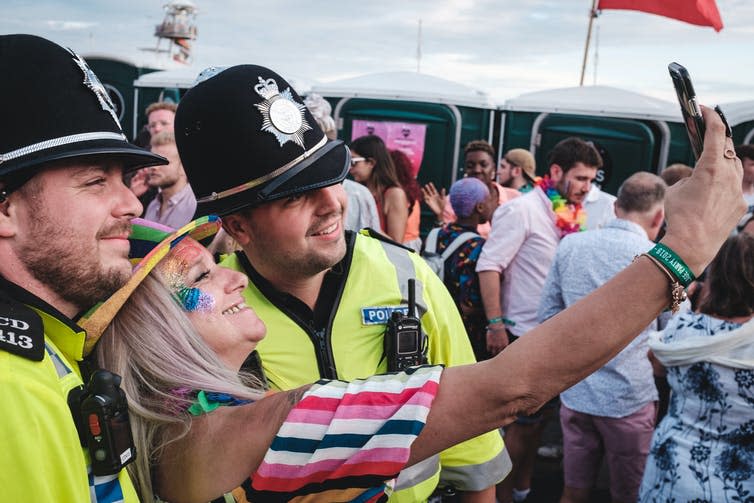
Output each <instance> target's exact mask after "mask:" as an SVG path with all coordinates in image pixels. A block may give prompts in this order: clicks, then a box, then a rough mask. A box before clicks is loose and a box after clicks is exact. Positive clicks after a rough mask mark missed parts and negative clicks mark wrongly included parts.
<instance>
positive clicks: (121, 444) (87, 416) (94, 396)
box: [77, 369, 136, 476]
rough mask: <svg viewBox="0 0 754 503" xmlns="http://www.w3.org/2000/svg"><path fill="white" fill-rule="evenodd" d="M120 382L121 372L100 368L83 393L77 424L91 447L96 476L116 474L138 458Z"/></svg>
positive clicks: (80, 435)
mask: <svg viewBox="0 0 754 503" xmlns="http://www.w3.org/2000/svg"><path fill="white" fill-rule="evenodd" d="M120 381H121V379H120V376H119V375H117V374H113V373H112V372H108V371H107V370H102V369H100V370H97V371H95V372H94V373H93V374H92V376H91V378H90V379H89V383H88V384H87V385H86V386H85V387H84V389H83V390H82V393H81V394H80V408H79V411H80V413H79V417H78V422H77V426H78V427H79V437H80V439H81V445H83V446H85V447H87V448H88V449H89V457H90V458H91V462H92V472H93V473H94V475H98V476H102V475H115V474H117V473H118V472H120V470H121V469H122V468H123V467H124V466H126V465H127V464H129V463H130V462H132V461H133V460H134V459H136V448H135V447H134V440H133V437H132V436H131V426H130V424H129V422H128V402H127V401H126V394H125V393H124V392H123V390H122V389H120Z"/></svg>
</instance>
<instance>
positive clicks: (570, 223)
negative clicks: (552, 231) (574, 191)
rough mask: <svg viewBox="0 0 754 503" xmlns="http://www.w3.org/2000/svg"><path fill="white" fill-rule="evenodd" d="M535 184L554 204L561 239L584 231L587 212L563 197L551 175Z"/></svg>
mask: <svg viewBox="0 0 754 503" xmlns="http://www.w3.org/2000/svg"><path fill="white" fill-rule="evenodd" d="M534 184H535V185H536V186H537V187H539V188H540V189H542V191H543V192H544V193H545V195H546V196H547V198H548V199H549V200H550V201H551V202H552V212H553V213H555V225H556V226H557V227H558V229H560V237H561V239H562V238H563V237H564V236H567V235H568V234H571V233H573V232H579V231H582V230H584V224H586V212H585V211H584V210H583V209H581V204H579V203H569V202H568V200H567V199H566V198H565V197H563V196H562V195H561V194H560V192H558V189H556V188H555V184H554V183H553V181H552V180H551V179H550V177H549V175H545V176H543V177H537V179H536V180H535V181H534Z"/></svg>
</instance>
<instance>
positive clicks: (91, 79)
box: [68, 49, 122, 129]
mask: <svg viewBox="0 0 754 503" xmlns="http://www.w3.org/2000/svg"><path fill="white" fill-rule="evenodd" d="M68 52H70V53H71V56H73V60H74V61H75V62H76V64H77V65H78V67H79V68H81V71H82V72H84V82H83V84H84V85H85V86H86V87H88V88H89V89H90V90H91V91H92V92H93V93H94V95H95V96H96V97H97V101H99V104H100V106H101V107H102V110H104V111H105V112H108V113H109V114H110V115H111V116H112V118H113V120H114V121H115V123H116V124H117V125H118V128H121V125H120V121H118V116H117V115H116V113H115V105H113V101H112V100H111V99H110V95H109V94H108V93H107V90H106V89H105V86H103V85H102V82H100V81H99V79H98V78H97V75H95V73H94V72H93V71H92V69H91V68H89V65H87V64H86V61H84V59H83V58H82V57H81V56H79V55H78V54H76V53H75V52H73V50H72V49H68ZM121 129H122V128H121Z"/></svg>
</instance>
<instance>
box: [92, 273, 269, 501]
mask: <svg viewBox="0 0 754 503" xmlns="http://www.w3.org/2000/svg"><path fill="white" fill-rule="evenodd" d="M95 356H96V359H97V363H98V364H99V365H100V366H101V367H103V368H106V369H108V370H110V371H112V372H114V373H116V374H118V375H120V376H121V377H122V378H123V380H122V382H121V388H122V389H123V391H124V392H125V394H126V397H127V398H128V408H129V416H130V422H131V431H132V433H133V437H134V443H135V447H136V452H137V457H136V461H135V462H134V463H132V464H130V465H129V466H128V470H129V474H130V475H131V479H132V481H133V482H134V485H135V486H136V490H137V491H138V493H139V497H140V500H141V501H154V496H155V495H154V489H153V485H152V483H153V478H152V467H153V466H154V465H155V464H157V463H158V462H159V460H160V456H161V454H162V448H163V447H164V446H165V445H166V444H168V443H170V442H172V441H175V440H177V439H179V438H181V437H182V436H184V435H185V434H186V433H187V432H188V430H189V428H190V427H191V420H192V416H191V415H190V414H189V413H188V412H187V408H188V407H189V406H190V405H191V404H192V398H190V397H189V396H188V395H189V393H190V392H192V391H199V390H204V391H213V392H219V393H227V394H230V395H233V396H235V397H237V398H239V399H245V400H258V399H261V398H262V396H263V395H264V393H263V391H262V386H261V384H260V383H259V381H258V380H257V379H255V378H254V377H253V376H250V375H247V374H244V373H238V372H237V371H234V370H231V369H229V368H228V367H227V366H226V365H225V364H224V363H223V362H222V360H220V358H219V357H218V356H217V354H216V353H215V352H214V351H213V350H212V349H211V348H210V347H209V346H208V345H207V343H206V342H205V341H204V340H203V339H202V338H201V336H200V334H199V333H197V331H196V330H195V329H194V326H193V325H192V324H191V321H190V320H189V319H188V317H187V316H186V314H185V312H184V311H183V310H182V309H181V308H180V306H179V305H178V303H177V301H175V300H174V299H173V297H172V294H171V293H170V291H169V290H168V289H167V287H166V286H165V285H164V284H163V282H162V281H161V279H160V278H159V273H156V272H153V273H152V274H150V275H149V276H147V277H146V278H145V279H144V281H143V282H142V283H141V285H139V287H138V288H137V289H136V290H135V291H134V293H133V294H132V295H131V297H130V298H129V299H128V301H127V302H126V304H125V305H124V306H123V308H121V310H120V311H119V312H118V314H117V316H116V317H115V319H114V320H113V322H112V323H111V324H110V326H109V327H108V328H107V330H106V331H105V333H104V335H103V336H102V338H101V339H100V341H99V343H98V345H97V347H96V350H95ZM175 427H178V428H177V429H176V428H175ZM176 431H178V432H179V433H177V434H176V433H175V432H176Z"/></svg>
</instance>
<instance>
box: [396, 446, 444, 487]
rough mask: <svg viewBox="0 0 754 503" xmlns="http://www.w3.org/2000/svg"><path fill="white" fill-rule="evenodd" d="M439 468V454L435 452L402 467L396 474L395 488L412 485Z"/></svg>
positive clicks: (425, 478) (428, 476) (426, 477)
mask: <svg viewBox="0 0 754 503" xmlns="http://www.w3.org/2000/svg"><path fill="white" fill-rule="evenodd" d="M439 469H440V456H439V455H437V454H435V455H434V456H432V457H429V458H427V459H425V460H424V461H420V462H419V463H416V464H415V465H413V466H410V467H408V468H404V469H403V470H401V473H400V474H399V475H398V480H396V482H395V490H396V491H400V490H401V489H406V488H409V487H413V486H415V485H417V484H419V483H421V482H423V481H425V480H427V479H428V478H430V477H431V476H432V475H434V474H435V473H437V470H439Z"/></svg>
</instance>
